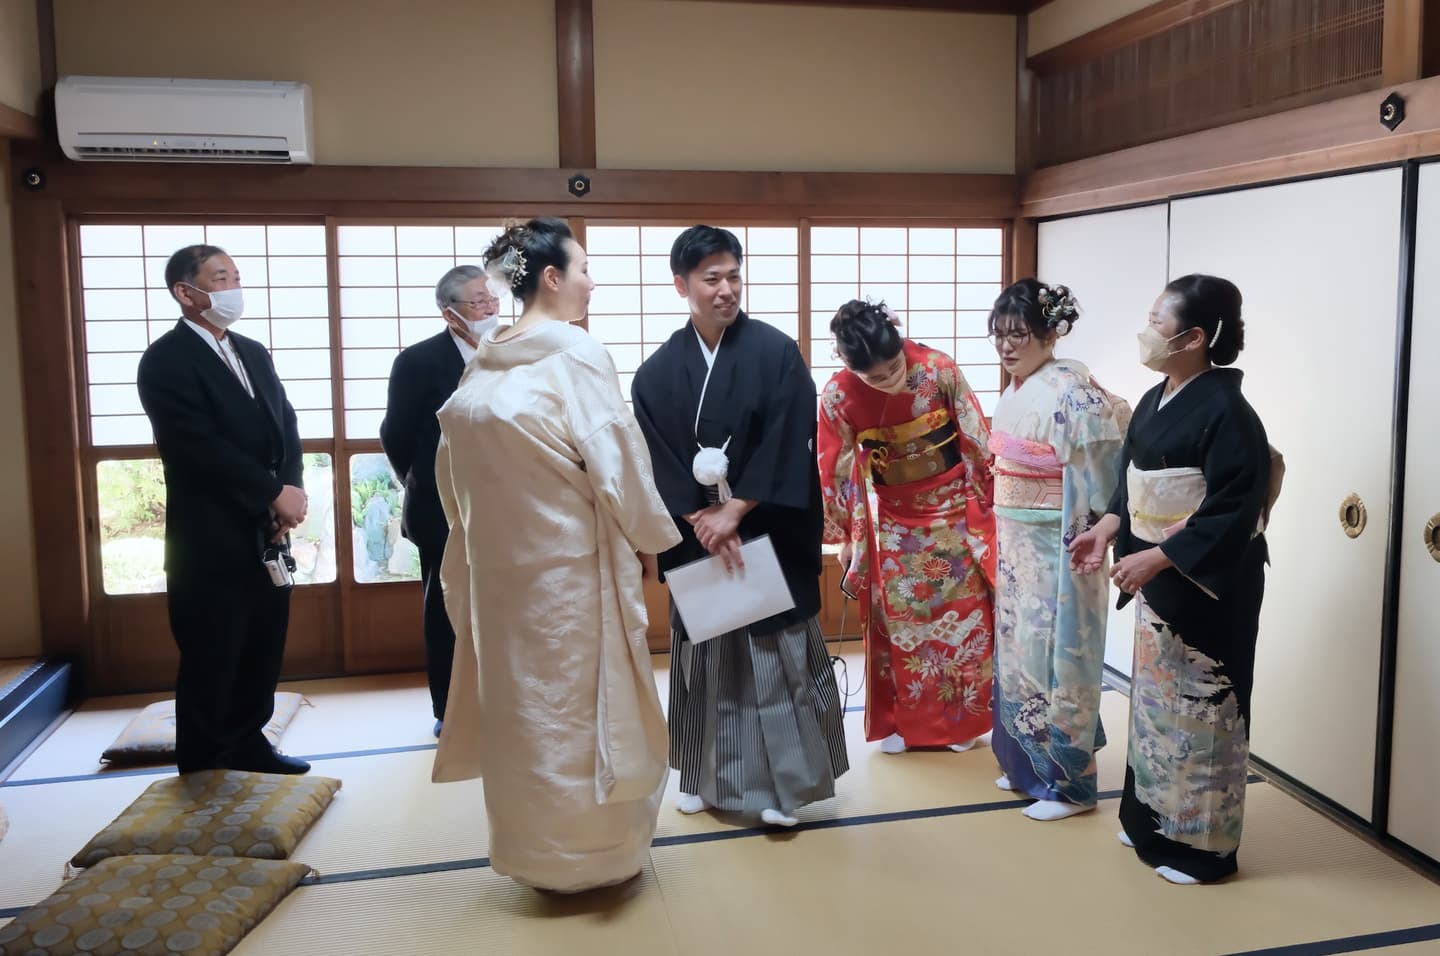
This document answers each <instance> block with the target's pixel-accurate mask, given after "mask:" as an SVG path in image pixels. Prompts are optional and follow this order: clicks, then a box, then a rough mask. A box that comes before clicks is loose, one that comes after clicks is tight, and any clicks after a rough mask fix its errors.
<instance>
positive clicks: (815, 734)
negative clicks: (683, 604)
mask: <svg viewBox="0 0 1440 956" xmlns="http://www.w3.org/2000/svg"><path fill="white" fill-rule="evenodd" d="M670 619H671V628H672V629H671V651H672V655H671V669H670V713H669V721H670V766H672V767H673V768H675V769H676V770H678V771H679V772H680V790H681V792H682V793H690V794H696V795H698V796H699V797H700V798H701V799H703V800H704V801H705V803H706V804H708V805H709V806H712V807H715V808H716V809H719V810H726V811H731V812H742V813H759V812H760V811H762V810H767V809H776V810H780V811H781V812H783V813H786V814H789V813H791V812H792V811H793V810H795V809H796V808H797V807H801V806H804V805H805V804H807V803H814V802H815V801H817V800H825V799H828V798H830V797H833V796H834V795H835V779H836V778H837V777H839V776H840V775H841V774H843V773H844V772H845V771H846V770H848V769H849V768H850V763H849V759H848V758H847V756H846V753H845V728H844V721H843V709H842V707H841V702H840V692H839V689H838V688H837V687H836V685H835V672H834V671H833V670H832V668H831V662H830V654H829V652H828V651H827V650H826V648H825V641H824V638H823V637H822V636H821V633H820V625H819V623H818V621H817V620H816V619H815V618H813V617H812V618H810V619H809V620H807V621H804V622H802V623H800V624H798V625H795V626H793V627H789V628H785V629H783V630H779V631H775V632H774V633H770V634H752V633H751V632H750V630H749V628H742V629H740V630H737V631H731V632H729V633H727V634H722V635H721V636H719V637H716V638H714V639H712V640H709V641H704V642H702V643H700V644H692V643H690V642H689V641H688V640H686V638H685V634H684V625H683V624H681V623H680V621H679V616H678V615H677V614H675V613H674V611H673V608H672V611H671V615H670Z"/></svg>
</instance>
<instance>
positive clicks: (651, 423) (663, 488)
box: [630, 350, 706, 518]
mask: <svg viewBox="0 0 1440 956" xmlns="http://www.w3.org/2000/svg"><path fill="white" fill-rule="evenodd" d="M662 354H663V350H662V352H657V353H656V354H655V355H653V356H651V357H650V358H649V359H647V360H646V362H645V364H643V365H641V366H640V371H639V372H638V373H637V374H636V375H635V380H634V381H633V382H632V383H631V385H630V400H631V402H632V404H633V405H634V406H635V411H634V413H633V417H634V418H635V420H636V423H637V424H638V425H639V428H640V433H641V434H642V435H643V436H644V438H645V444H646V445H647V446H648V448H649V455H648V460H649V461H650V462H651V467H652V469H653V471H654V475H655V486H656V488H657V489H658V490H659V492H660V497H661V499H662V500H663V501H664V502H665V506H666V508H668V509H669V512H670V514H671V515H674V516H675V517H677V518H678V517H683V516H684V515H688V514H690V513H692V512H695V511H699V510H700V509H701V508H703V507H705V504H706V502H705V494H704V491H703V490H702V489H701V487H700V484H699V483H698V482H697V481H696V480H695V476H694V475H693V473H692V470H691V463H692V461H693V460H694V457H695V452H696V451H698V450H699V446H697V445H696V444H695V442H694V440H693V438H692V436H691V432H690V423H689V422H688V421H685V419H684V416H682V415H679V414H677V413H676V411H675V409H674V407H672V404H671V402H670V389H668V388H666V387H665V383H664V381H663V378H664V376H665V375H667V374H673V372H672V371H671V370H670V369H667V368H666V367H665V366H664V365H663V364H660V363H659V362H658V361H657V360H658V359H659V358H660V356H661V355H662Z"/></svg>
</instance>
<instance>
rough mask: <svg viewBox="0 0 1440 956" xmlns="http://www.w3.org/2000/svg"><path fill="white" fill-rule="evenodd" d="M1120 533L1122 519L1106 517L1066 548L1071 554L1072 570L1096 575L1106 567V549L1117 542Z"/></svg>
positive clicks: (1077, 536)
mask: <svg viewBox="0 0 1440 956" xmlns="http://www.w3.org/2000/svg"><path fill="white" fill-rule="evenodd" d="M1119 531H1120V519H1119V518H1117V517H1115V516H1114V515H1106V516H1105V517H1103V518H1101V519H1100V520H1099V521H1097V522H1096V523H1095V527H1093V528H1091V529H1090V530H1089V531H1086V532H1085V533H1084V534H1079V535H1076V536H1075V539H1074V540H1073V541H1071V542H1070V543H1069V544H1068V545H1066V546H1065V550H1066V551H1069V552H1070V570H1072V571H1076V572H1079V573H1080V574H1094V573H1095V572H1096V571H1099V570H1100V569H1101V568H1103V567H1104V566H1105V549H1106V548H1108V547H1110V542H1112V541H1114V540H1115V535H1116V534H1117V533H1119Z"/></svg>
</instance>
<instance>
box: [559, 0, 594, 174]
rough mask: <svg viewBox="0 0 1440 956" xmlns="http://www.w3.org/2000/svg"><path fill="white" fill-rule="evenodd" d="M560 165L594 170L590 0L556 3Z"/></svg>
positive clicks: (592, 57)
mask: <svg viewBox="0 0 1440 956" xmlns="http://www.w3.org/2000/svg"><path fill="white" fill-rule="evenodd" d="M555 69H556V79H557V81H558V82H557V84H556V89H557V90H558V94H559V107H560V114H559V115H560V165H561V167H562V168H565V169H594V168H595V11H594V6H593V4H592V2H591V0H555Z"/></svg>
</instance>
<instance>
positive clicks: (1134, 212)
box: [1039, 204, 1169, 739]
mask: <svg viewBox="0 0 1440 956" xmlns="http://www.w3.org/2000/svg"><path fill="white" fill-rule="evenodd" d="M1168 218H1169V207H1168V206H1166V205H1164V204H1161V205H1158V206H1146V207H1143V208H1140V209H1126V210H1122V211H1119V212H1105V213H1096V214H1094V215H1090V216H1077V217H1075V218H1073V219H1059V220H1056V221H1054V222H1045V223H1041V224H1040V239H1039V266H1040V275H1039V279H1040V280H1041V281H1042V282H1049V283H1061V284H1064V285H1067V286H1069V287H1070V288H1071V290H1072V291H1073V292H1074V293H1075V296H1076V298H1077V299H1078V300H1079V302H1080V320H1079V321H1078V322H1076V323H1075V329H1074V331H1072V332H1071V333H1070V334H1069V335H1067V336H1066V337H1065V338H1063V339H1061V340H1060V345H1059V346H1058V348H1057V349H1056V352H1057V353H1058V354H1059V355H1061V356H1063V357H1065V358H1073V359H1078V360H1079V361H1082V362H1084V363H1085V364H1086V365H1088V366H1089V367H1090V371H1091V372H1092V373H1093V374H1094V375H1095V378H1096V380H1098V381H1099V382H1100V384H1101V385H1103V386H1105V388H1106V389H1108V390H1109V391H1111V392H1114V393H1115V394H1116V395H1119V396H1121V397H1123V398H1124V399H1125V400H1126V401H1128V402H1129V403H1130V405H1131V407H1132V408H1133V407H1134V406H1135V404H1136V403H1137V402H1138V401H1139V400H1140V396H1141V395H1143V394H1144V393H1145V390H1146V389H1148V388H1149V387H1150V386H1152V385H1154V384H1155V382H1156V381H1157V378H1156V376H1155V373H1153V372H1151V371H1149V370H1148V369H1146V368H1145V367H1144V366H1142V365H1141V364H1140V362H1139V360H1138V359H1137V358H1136V351H1135V334H1136V333H1137V332H1139V331H1140V329H1141V328H1143V327H1144V325H1145V320H1146V315H1147V314H1148V313H1149V311H1150V306H1151V305H1152V304H1153V303H1154V301H1155V297H1156V296H1157V295H1159V294H1160V291H1161V290H1162V289H1163V288H1164V287H1165V282H1166V281H1167V277H1166V258H1167V256H1166V251H1167V245H1168V237H1167V229H1168ZM1117 596H1118V592H1117V591H1116V590H1115V589H1114V588H1113V587H1112V588H1111V595H1110V597H1111V601H1110V608H1111V611H1110V620H1109V628H1108V632H1107V636H1106V642H1105V663H1107V664H1109V665H1110V666H1111V667H1113V668H1115V669H1116V670H1118V671H1120V672H1121V673H1123V674H1129V673H1130V668H1131V655H1132V651H1133V647H1134V643H1135V614H1134V611H1133V610H1132V609H1130V608H1126V609H1125V610H1124V611H1116V610H1114V608H1115V600H1114V599H1115V598H1116V597H1117ZM1111 737H1112V739H1118V738H1116V735H1115V732H1114V730H1112V732H1111Z"/></svg>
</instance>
